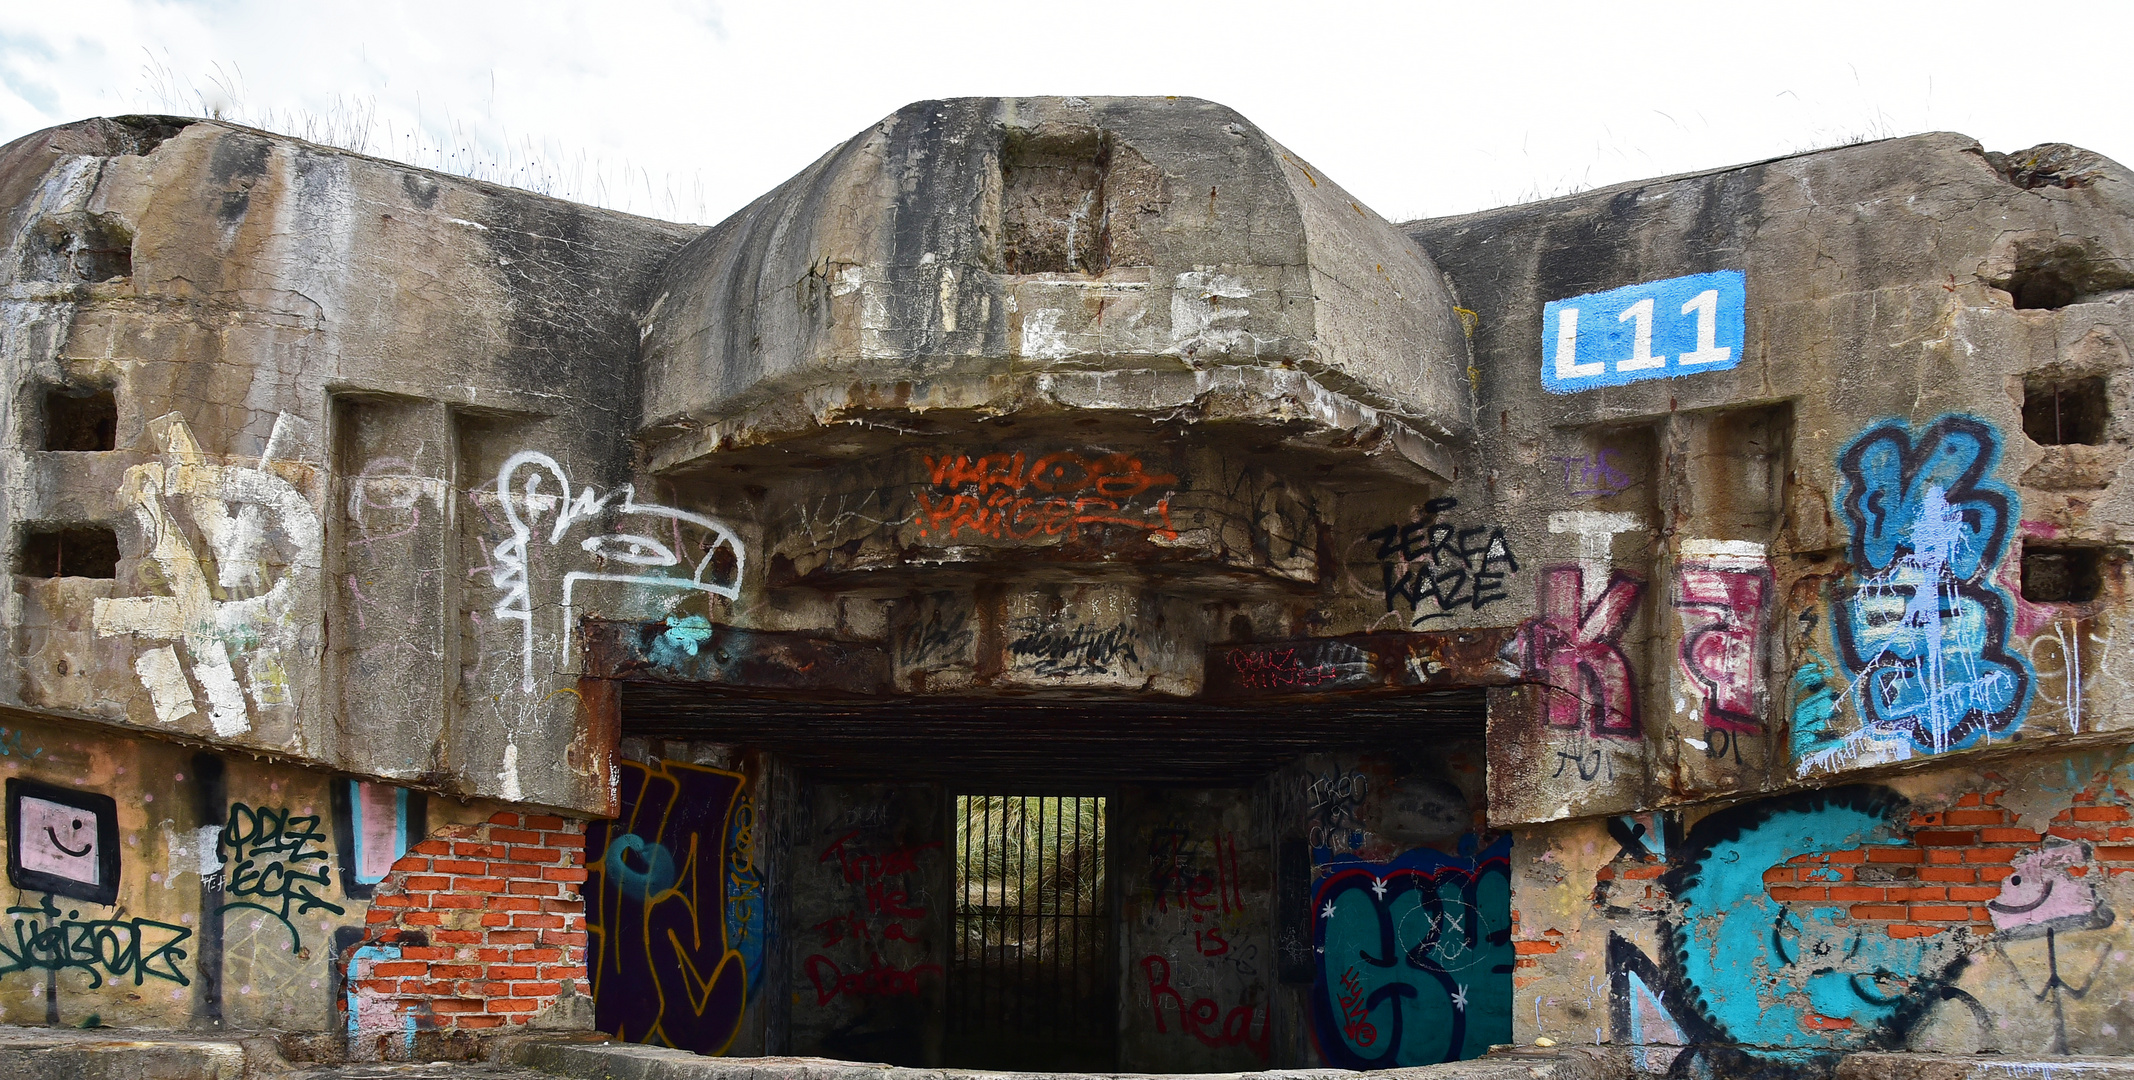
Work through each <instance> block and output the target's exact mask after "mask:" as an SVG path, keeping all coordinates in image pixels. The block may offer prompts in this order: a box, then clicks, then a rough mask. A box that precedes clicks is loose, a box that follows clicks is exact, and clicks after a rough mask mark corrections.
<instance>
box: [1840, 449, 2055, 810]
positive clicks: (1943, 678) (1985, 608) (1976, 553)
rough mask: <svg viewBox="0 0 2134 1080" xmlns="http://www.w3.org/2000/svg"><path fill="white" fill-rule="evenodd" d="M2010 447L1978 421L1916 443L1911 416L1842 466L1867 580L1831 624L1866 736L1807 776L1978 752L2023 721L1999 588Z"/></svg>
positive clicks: (1844, 499)
mask: <svg viewBox="0 0 2134 1080" xmlns="http://www.w3.org/2000/svg"><path fill="white" fill-rule="evenodd" d="M1999 458H2000V439H1999V436H1998V435H1997V434H1996V433H1995V432H1994V430H1993V428H1992V427H1990V426H1989V425H1987V424H1986V423H1985V422H1983V421H1980V420H1976V419H1973V418H1971V417H1966V416H1944V417H1941V418H1940V419H1937V420H1935V421H1934V422H1933V423H1932V424H1931V425H1929V426H1928V427H1927V428H1926V430H1925V431H1923V432H1921V433H1920V434H1919V436H1918V438H1917V439H1916V440H1915V439H1914V438H1913V436H1912V432H1911V430H1910V428H1909V427H1908V426H1907V425H1906V424H1904V423H1903V422H1902V421H1892V422H1889V423H1884V424H1881V425H1879V426H1877V427H1874V428H1871V429H1869V430H1868V431H1866V432H1865V433H1863V434H1862V435H1861V436H1860V437H1859V438H1857V439H1855V440H1853V442H1852V444H1851V445H1849V446H1847V447H1846V448H1845V450H1844V452H1843V453H1841V454H1840V455H1839V458H1838V471H1839V473H1840V475H1841V477H1842V478H1843V483H1842V487H1841V490H1840V494H1839V496H1838V500H1837V505H1838V509H1839V510H1840V511H1841V512H1842V513H1843V515H1844V517H1845V520H1846V523H1847V524H1848V525H1849V526H1850V527H1851V530H1852V539H1851V547H1850V556H1851V560H1852V567H1853V569H1852V573H1853V575H1854V577H1855V579H1856V584H1854V585H1852V586H1851V587H1849V588H1845V589H1842V590H1840V592H1839V594H1838V600H1839V604H1838V606H1839V608H1840V610H1839V613H1838V615H1837V617H1836V618H1835V619H1833V620H1832V631H1833V636H1834V637H1835V639H1836V643H1837V648H1838V656H1839V662H1840V663H1842V664H1843V665H1844V668H1845V671H1846V674H1847V675H1848V676H1849V677H1850V678H1851V680H1852V686H1851V690H1850V692H1849V695H1848V699H1849V700H1850V702H1851V703H1852V704H1853V706H1854V707H1855V708H1856V710H1857V711H1858V714H1859V720H1860V728H1859V730H1857V731H1855V732H1852V733H1850V734H1848V735H1845V736H1844V737H1843V738H1842V739H1841V745H1839V746H1834V747H1831V748H1829V749H1825V750H1821V751H1818V752H1816V753H1814V754H1813V755H1811V756H1810V757H1809V758H1807V759H1804V760H1803V761H1802V762H1801V768H1802V770H1803V772H1805V771H1806V770H1808V769H1809V768H1812V767H1816V766H1827V765H1829V764H1831V763H1832V762H1834V761H1842V760H1857V759H1859V758H1861V757H1863V756H1864V755H1865V754H1866V752H1868V751H1872V752H1874V753H1875V755H1877V756H1878V757H1888V758H1895V759H1902V758H1907V757H1910V756H1912V754H1913V753H1915V752H1918V753H1930V754H1938V753H1943V752H1945V751H1949V750H1958V749H1963V748H1965V747H1969V746H1973V745H1976V744H1978V743H1981V742H1983V741H1986V740H1990V739H1991V738H1992V737H1993V736H1994V735H1997V734H2002V733H2005V732H2007V731H2009V730H2011V729H2013V728H2014V727H2015V726H2017V725H2018V724H2019V723H2020V722H2021V721H2022V717H2023V713H2024V710H2025V708H2026V707H2027V706H2028V704H2029V700H2030V692H2031V684H2032V681H2033V680H2032V675H2031V672H2030V668H2029V665H2028V664H2027V663H2025V662H2024V660H2023V659H2022V658H2021V657H2020V656H2018V655H2016V654H2013V653H2010V652H2009V651H2008V648H2007V645H2008V632H2009V626H2008V613H2009V610H2010V608H2011V606H2012V604H2013V601H2012V599H2011V598H2010V597H2009V595H2008V593H2007V591H2006V590H2004V589H2003V588H2001V586H2000V585H1998V584H1997V583H1995V582H1994V581H1993V580H1991V574H1992V572H1993V570H1994V568H1995V567H1996V566H1997V565H1998V564H1999V563H2000V561H2001V559H2002V556H2003V555H2005V554H2006V552H2007V545H2008V530H2009V526H2010V524H2011V522H2013V521H2014V519H2015V516H2016V513H2017V509H2018V505H2017V502H2018V500H2017V496H2016V494H2015V492H2014V491H2013V490H2012V489H2010V488H2009V487H2007V486H2006V485H2004V484H2001V483H2000V482H1998V481H1996V480H1994V479H1992V478H1991V474H1992V472H1993V469H1994V467H1995V465H1996V464H1997V463H1998V461H1999Z"/></svg>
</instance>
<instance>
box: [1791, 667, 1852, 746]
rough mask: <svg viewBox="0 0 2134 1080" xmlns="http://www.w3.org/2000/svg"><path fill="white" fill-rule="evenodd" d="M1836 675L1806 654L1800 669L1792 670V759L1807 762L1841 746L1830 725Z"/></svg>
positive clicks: (1834, 713)
mask: <svg viewBox="0 0 2134 1080" xmlns="http://www.w3.org/2000/svg"><path fill="white" fill-rule="evenodd" d="M1839 690H1840V688H1839V686H1838V683H1837V673H1836V672H1834V671H1832V670H1831V667H1830V663H1829V661H1826V660H1824V659H1823V658H1822V657H1820V656H1817V655H1816V654H1815V653H1813V652H1810V653H1809V654H1808V656H1807V659H1805V660H1803V661H1802V662H1801V666H1800V667H1797V668H1795V669H1794V670H1793V681H1792V683H1791V684H1790V685H1789V687H1788V695H1789V697H1790V699H1791V700H1792V702H1793V707H1792V708H1791V709H1790V710H1789V715H1791V717H1792V718H1793V730H1792V735H1793V758H1794V760H1795V761H1803V762H1805V761H1807V760H1809V759H1810V758H1812V757H1816V756H1818V754H1819V753H1820V752H1821V751H1823V750H1827V749H1831V748H1833V747H1838V746H1840V745H1842V741H1843V740H1842V737H1841V736H1839V735H1837V734H1835V733H1834V732H1832V730H1831V721H1832V720H1834V719H1835V718H1836V716H1837V711H1838V693H1839Z"/></svg>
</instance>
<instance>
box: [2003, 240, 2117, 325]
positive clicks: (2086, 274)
mask: <svg viewBox="0 0 2134 1080" xmlns="http://www.w3.org/2000/svg"><path fill="white" fill-rule="evenodd" d="M1987 284H1989V285H1992V286H1993V287H1994V288H1996V289H1999V290H2001V291H2002V292H2005V293H2007V294H2008V296H2009V298H2010V299H2012V300H2013V301H2014V302H2015V306H2016V309H2017V310H2019V311H2054V310H2058V309H2060V308H2064V307H2066V306H2068V305H2069V304H2079V303H2085V302H2087V301H2090V300H2094V299H2097V298H2099V297H2101V296H2103V295H2104V294H2106V293H2112V292H2119V291H2121V290H2124V289H2130V288H2134V270H2129V269H2128V266H2127V260H2124V259H2115V258H2110V257H2107V256H2105V255H2103V254H2101V253H2099V252H2096V251H2093V250H2091V249H2089V248H2088V247H2086V246H2082V245H2075V244H2059V245H2055V246H2052V247H2045V248H2031V249H2028V250H2022V251H2019V252H2018V253H2017V256H2016V265H2015V270H2014V271H2013V272H2011V273H2009V274H2008V275H2007V276H2005V277H2002V278H1999V279H1996V280H1993V281H1989V282H1987Z"/></svg>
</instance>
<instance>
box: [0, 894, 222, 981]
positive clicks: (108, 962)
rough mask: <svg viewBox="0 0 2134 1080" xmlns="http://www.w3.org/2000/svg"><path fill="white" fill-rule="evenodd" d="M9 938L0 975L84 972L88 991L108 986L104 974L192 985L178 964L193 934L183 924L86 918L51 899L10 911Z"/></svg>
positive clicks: (2, 946)
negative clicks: (186, 940)
mask: <svg viewBox="0 0 2134 1080" xmlns="http://www.w3.org/2000/svg"><path fill="white" fill-rule="evenodd" d="M7 914H8V918H9V919H11V920H12V921H13V927H12V929H13V934H12V935H11V937H10V939H8V940H4V941H0V975H12V974H14V973H15V972H18V971H43V972H48V973H49V974H50V975H51V976H52V977H54V978H56V977H58V975H59V973H60V972H62V971H81V972H84V973H86V974H87V975H88V976H89V989H91V990H94V989H96V988H98V987H101V986H103V985H104V978H105V976H107V975H108V976H110V977H111V978H113V979H124V978H125V977H126V976H128V975H131V976H133V984H134V985H135V986H139V985H141V984H142V983H143V982H144V981H146V980H147V979H150V978H156V979H162V980H164V981H166V982H174V983H177V984H178V985H179V986H189V985H191V984H192V980H191V979H188V978H186V977H185V972H184V971H182V970H180V969H179V967H178V962H179V961H181V960H183V959H185V957H186V952H185V950H184V949H181V948H179V947H178V946H179V945H181V944H183V943H184V941H185V939H187V938H189V937H192V936H193V932H192V931H191V930H188V929H186V928H185V927H182V926H172V925H171V924H169V923H165V922H157V921H155V920H154V919H83V918H82V917H81V912H79V911H68V912H66V913H65V916H66V917H65V918H61V917H60V915H61V913H60V910H59V908H58V907H57V906H56V905H54V904H53V903H52V898H51V897H49V896H47V897H45V898H44V899H43V900H42V901H40V902H39V903H38V904H37V906H36V907H19V906H18V907H11V908H8V909H7Z"/></svg>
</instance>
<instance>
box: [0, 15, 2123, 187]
mask: <svg viewBox="0 0 2134 1080" xmlns="http://www.w3.org/2000/svg"><path fill="white" fill-rule="evenodd" d="M0 7H4V11H0V140H6V139H12V138H15V137H16V136H19V135H23V134H26V133H28V132H31V131H34V130H36V129H38V128H41V127H45V126H47V125H51V124H56V123H62V122H65V121H68V120H75V119H79V118H82V117H85V116H93V115H100V114H106V115H108V114H116V113H124V112H137V111H157V112H188V113H196V114H197V113H200V112H204V111H207V110H208V109H220V110H222V111H223V112H224V113H225V114H226V115H229V116H230V117H231V118H233V119H237V120H240V121H249V122H254V123H260V124H261V126H268V127H275V128H277V129H280V130H285V131H293V132H294V133H297V134H303V133H305V131H306V130H308V131H310V132H311V133H313V134H314V135H318V136H322V137H323V136H331V137H332V138H333V139H335V140H337V141H339V142H341V143H342V144H343V145H346V144H347V143H348V142H349V141H350V134H351V129H354V131H355V132H356V133H358V134H365V135H367V136H368V148H369V151H370V152H372V153H377V154H381V155H383V156H387V157H398V158H401V159H402V160H412V161H414V162H415V163H417V164H422V165H428V166H432V167H445V168H451V169H454V170H455V171H463V172H465V171H473V172H477V173H480V174H483V175H485V176H487V177H488V178H492V179H504V180H507V181H509V182H517V183H519V184H520V185H521V186H530V187H534V188H536V189H537V190H548V191H551V192H552V193H554V194H559V195H565V196H569V197H573V198H578V199H581V200H584V201H589V202H597V203H601V204H603V205H608V206H614V207H617V208H619V209H625V210H631V211H635V212H638V213H648V214H653V215H655V216H660V217H668V218H677V219H681V220H695V221H705V222H709V221H716V220H718V219H720V218H723V217H725V216H726V215H727V214H730V213H732V212H733V211H735V210H737V209H739V208H740V207H741V206H743V205H744V204H746V203H747V202H748V201H749V200H750V199H752V198H754V197H755V196H757V195H759V194H761V193H762V192H764V191H766V190H768V189H769V188H771V187H773V186H775V185H776V184H778V183H779V182H780V181H782V180H784V179H785V178H786V177H788V176H791V175H792V174H793V173H794V172H796V171H798V170H799V169H801V168H802V167H804V166H805V165H807V163H808V162H809V161H811V160H813V159H814V158H816V157H817V156H819V155H821V154H822V153H823V152H824V151H826V150H828V149H829V148H830V147H832V146H834V145H836V144H837V143H838V142H840V141H842V140H844V139H846V138H848V137H850V136H851V135H853V134H855V133H856V132H858V131H860V130H861V129H863V128H865V127H866V126H867V125H869V124H871V123H873V122H874V121H876V120H878V119H880V118H881V117H882V116H884V115H886V114H888V113H889V112H891V111H893V110H894V109H896V108H897V107H898V106H900V105H903V104H904V103H906V102H909V101H914V100H919V99H923V98H932V97H949V96H957V95H1021V94H1081V95H1096V94H1180V95H1193V96H1198V97H1205V98H1211V99H1214V100H1216V101H1220V102H1223V103H1225V104H1227V105H1230V106H1232V107H1234V108H1236V109H1238V110H1239V111H1240V112H1242V113H1244V114H1245V115H1246V116H1247V117H1249V118H1251V119H1252V120H1253V121H1254V122H1256V123H1258V124H1259V125H1260V126H1261V127H1262V128H1264V129H1266V130H1267V131H1268V133H1270V134H1271V135H1273V136H1274V137H1275V138H1276V139H1278V140H1280V141H1281V142H1282V143H1284V144H1286V145H1287V146H1288V147H1289V148H1290V149H1291V150H1293V151H1296V152H1297V153H1298V154H1300V155H1301V156H1303V157H1304V158H1306V159H1307V160H1309V161H1311V162H1312V163H1314V164H1316V165H1317V166H1318V167H1319V168H1320V170H1321V171H1323V172H1324V173H1326V174H1328V175H1331V176H1332V177H1334V178H1335V179H1336V180H1337V181H1339V182H1340V183H1342V184H1343V185H1344V186H1346V187H1347V188H1348V189H1349V190H1350V191H1351V192H1353V193H1354V194H1356V195H1357V196H1358V197H1360V198H1362V199H1363V200H1364V201H1366V202H1368V203H1370V204H1371V205H1372V206H1373V207H1374V208H1376V209H1377V210H1378V211H1379V212H1380V213H1382V214H1385V215H1386V216H1388V217H1390V218H1394V219H1396V220H1399V219H1405V218H1413V217H1422V216H1434V215H1440V214H1453V213H1460V212H1464V211H1468V210H1477V209H1482V208H1485V207H1490V206H1497V205H1502V204H1505V203H1509V202H1517V201H1524V200H1529V199H1533V198H1537V197H1542V196H1547V195H1553V194H1562V193H1565V192H1569V191H1573V190H1578V189H1582V188H1586V187H1595V186H1600V185H1605V184H1610V183H1614V182H1617V181H1621V180H1630V179H1636V178H1640V177H1647V176H1658V175H1665V174H1668V173H1674V172H1684V171H1690V170H1696V169H1705V168H1711V167H1716V166H1722V165H1730V164H1735V163H1739V162H1743V161H1751V160H1755V159H1759V158H1766V157H1772V156H1776V155H1781V154H1788V153H1794V152H1797V151H1801V150H1806V149H1812V148H1815V147H1821V146H1830V145H1834V144H1838V143H1843V142H1848V141H1856V140H1858V139H1862V138H1874V137H1881V136H1886V135H1902V134H1910V133H1913V132H1919V131H1931V130H1954V131H1961V132H1964V133H1966V134H1969V135H1972V136H1974V137H1976V138H1978V139H1979V140H1980V141H1982V142H1983V143H1985V145H1986V147H1987V148H1988V149H1994V150H2015V149H2021V148H2023V147H2027V146H2030V145H2033V144H2036V143H2040V142H2047V141H2060V142H2071V143H2075V144H2077V145H2081V146H2086V147H2088V148H2089V149H2092V150H2096V151H2099V152H2101V153H2103V154H2106V155H2108V156H2111V157H2115V158H2117V159H2119V160H2121V161H2134V94H2130V92H2129V90H2128V88H2127V84H2126V79H2125V77H2124V69H2121V68H2120V67H2119V63H2120V61H2115V60H2112V59H2111V57H2113V56H2116V55H2119V53H2118V50H2119V49H2121V48H2123V47H2124V45H2125V43H2126V42H2127V41H2129V40H2130V39H2134V34H2130V31H2134V5H2120V4H2091V5H2083V6H2078V7H2075V8H2039V7H2036V6H2025V5H2023V4H2019V3H2015V2H2013V0H2001V2H1999V3H1993V4H1984V3H1977V4H1974V3H1962V2H1951V0H1943V2H1936V3H1918V4H1894V3H1877V2H1874V0H1864V2H1863V0H1849V2H1843V3H1785V4H1770V5H1746V4H1714V3H1702V4H1680V5H1660V4H1652V5H1635V4H1594V3H1579V4H1568V3H1567V4H1553V3H1529V4H1512V3H1495V4H1488V3H1462V4H1449V3H1414V4H1340V3H1318V4H1306V3H1290V4H1272V3H1258V2H1251V0H1217V2H1201V3H1171V2H1166V0H1129V2H1126V3H1102V4H1097V3H1065V2H1061V0H1050V2H1043V0H1041V2H1035V3H1021V4H1008V3H998V2H996V3H975V2H974V3H948V2H942V3H895V2H882V0H876V2H873V3H844V2H832V0H816V2H814V3H808V4H799V3H763V2H759V3H714V2H711V0H654V2H647V3H633V4H625V3H577V4H562V3H553V4H552V3H541V2H535V0H515V2H510V3H457V2H453V0H424V2H419V3H408V2H400V0H364V2H362V3H331V2H318V0H314V2H307V3H302V4H295V3H274V2H268V0H213V2H177V0H160V2H159V0H107V2H98V0H64V2H38V0H11V2H6V3H4V4H0ZM366 118H367V120H368V123H365V120H366ZM307 125H308V127H307ZM470 162H471V164H470Z"/></svg>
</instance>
